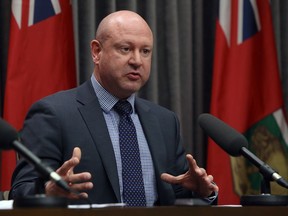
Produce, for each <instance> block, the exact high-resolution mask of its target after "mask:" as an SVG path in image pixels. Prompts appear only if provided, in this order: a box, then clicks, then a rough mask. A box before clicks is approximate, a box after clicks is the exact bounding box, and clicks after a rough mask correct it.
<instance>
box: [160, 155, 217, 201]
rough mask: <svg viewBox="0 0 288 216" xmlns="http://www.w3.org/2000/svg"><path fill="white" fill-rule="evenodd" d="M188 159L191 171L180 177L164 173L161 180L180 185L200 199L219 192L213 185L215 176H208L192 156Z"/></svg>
mask: <svg viewBox="0 0 288 216" xmlns="http://www.w3.org/2000/svg"><path fill="white" fill-rule="evenodd" d="M186 159H187V161H188V163H189V170H188V171H187V172H186V173H184V174H182V175H178V176H173V175H170V174H168V173H163V174H162V175H161V179H162V180H163V181H165V182H167V183H170V184H180V185H182V186H183V187H185V188H187V189H189V190H192V191H194V192H195V193H196V194H197V195H198V196H199V197H202V198H204V197H208V196H209V195H211V194H212V192H214V191H215V192H217V191H218V190H219V188H218V186H217V185H215V184H214V183H213V176H212V175H208V174H207V173H206V170H205V169H203V168H200V167H198V165H197V163H196V160H195V159H194V158H193V157H192V155H190V154H187V155H186Z"/></svg>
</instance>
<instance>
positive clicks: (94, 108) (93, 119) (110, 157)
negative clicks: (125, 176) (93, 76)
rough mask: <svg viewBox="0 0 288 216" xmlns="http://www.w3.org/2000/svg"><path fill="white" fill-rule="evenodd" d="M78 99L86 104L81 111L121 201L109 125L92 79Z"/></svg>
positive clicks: (83, 87)
mask: <svg viewBox="0 0 288 216" xmlns="http://www.w3.org/2000/svg"><path fill="white" fill-rule="evenodd" d="M77 100H78V101H79V102H80V103H82V104H83V105H84V106H80V107H79V111H80V113H81V115H82V117H83V120H84V121H85V123H86V125H87V127H88V130H89V131H90V134H91V136H92V138H93V140H94V143H95V145H96V148H97V149H98V151H99V155H100V157H101V160H102V162H103V166H104V168H105V170H106V173H107V176H108V178H109V180H110V183H111V185H112V188H113V190H114V193H115V195H116V197H117V200H118V202H120V201H121V197H120V187H119V179H118V174H117V166H116V160H115V156H114V150H113V146H112V142H111V139H110V136H109V132H108V129H107V125H106V122H105V119H104V116H103V113H102V109H101V107H100V104H99V101H98V99H97V97H96V95H95V92H94V90H93V87H92V85H91V82H90V81H87V82H86V83H85V84H84V85H83V86H82V88H79V91H78V95H77Z"/></svg>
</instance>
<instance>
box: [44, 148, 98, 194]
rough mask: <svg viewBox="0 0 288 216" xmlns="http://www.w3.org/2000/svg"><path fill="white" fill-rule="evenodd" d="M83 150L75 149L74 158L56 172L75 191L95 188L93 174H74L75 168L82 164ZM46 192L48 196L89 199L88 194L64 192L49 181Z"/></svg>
mask: <svg viewBox="0 0 288 216" xmlns="http://www.w3.org/2000/svg"><path fill="white" fill-rule="evenodd" d="M80 160H81V150H80V148H78V147H76V148H74V149H73V155H72V157H71V158H70V159H69V160H67V161H65V162H64V164H63V165H62V166H61V167H60V168H58V169H57V170H56V172H57V173H58V174H59V175H60V176H61V177H62V178H63V180H65V181H66V182H67V183H68V184H69V186H70V188H71V189H72V190H74V191H83V190H90V189H92V188H93V184H92V182H89V180H90V179H91V174H90V173H88V172H82V173H78V174H74V171H73V170H74V167H75V166H77V165H78V164H79V163H80ZM45 192H46V194H47V195H48V196H65V197H67V198H69V199H77V198H88V194H87V193H84V192H83V193H80V194H79V195H77V194H73V193H69V192H67V191H64V190H63V189H62V188H60V187H58V186H57V185H56V184H55V183H54V182H53V181H48V182H47V184H46V185H45Z"/></svg>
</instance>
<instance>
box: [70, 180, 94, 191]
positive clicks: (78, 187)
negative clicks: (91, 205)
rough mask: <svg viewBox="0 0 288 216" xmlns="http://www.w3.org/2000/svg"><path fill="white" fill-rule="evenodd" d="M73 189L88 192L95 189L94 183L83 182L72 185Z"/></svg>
mask: <svg viewBox="0 0 288 216" xmlns="http://www.w3.org/2000/svg"><path fill="white" fill-rule="evenodd" d="M70 187H71V189H72V190H74V191H86V190H91V189H92V188H93V183H92V182H83V183H77V184H72V185H70Z"/></svg>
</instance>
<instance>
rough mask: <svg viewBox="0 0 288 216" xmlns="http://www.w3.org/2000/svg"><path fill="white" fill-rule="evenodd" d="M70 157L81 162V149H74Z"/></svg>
mask: <svg viewBox="0 0 288 216" xmlns="http://www.w3.org/2000/svg"><path fill="white" fill-rule="evenodd" d="M72 157H77V158H78V159H79V161H80V160H81V149H80V148H79V147H75V148H74V149H73V155H72Z"/></svg>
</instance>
